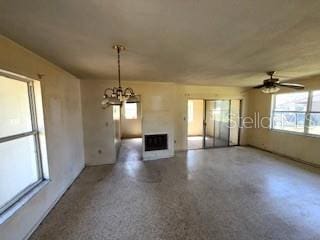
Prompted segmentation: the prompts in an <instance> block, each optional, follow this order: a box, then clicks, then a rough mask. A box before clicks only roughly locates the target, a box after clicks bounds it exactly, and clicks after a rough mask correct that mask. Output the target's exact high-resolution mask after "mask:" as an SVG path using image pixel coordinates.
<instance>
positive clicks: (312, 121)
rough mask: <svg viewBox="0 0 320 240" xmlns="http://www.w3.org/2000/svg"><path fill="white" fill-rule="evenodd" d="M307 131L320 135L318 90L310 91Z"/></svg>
mask: <svg viewBox="0 0 320 240" xmlns="http://www.w3.org/2000/svg"><path fill="white" fill-rule="evenodd" d="M308 133H310V134H317V135H320V91H314V92H312V101H311V106H310V115H309V127H308Z"/></svg>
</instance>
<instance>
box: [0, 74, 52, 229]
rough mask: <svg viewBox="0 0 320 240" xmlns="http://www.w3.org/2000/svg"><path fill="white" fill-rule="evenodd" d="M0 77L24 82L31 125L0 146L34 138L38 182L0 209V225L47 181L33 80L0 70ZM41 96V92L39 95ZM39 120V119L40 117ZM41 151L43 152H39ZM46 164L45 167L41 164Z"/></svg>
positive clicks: (43, 147) (1, 140) (3, 138)
mask: <svg viewBox="0 0 320 240" xmlns="http://www.w3.org/2000/svg"><path fill="white" fill-rule="evenodd" d="M0 76H4V77H7V78H11V79H13V80H18V81H22V82H26V83H27V85H28V96H29V106H30V114H31V123H32V131H29V132H23V133H19V134H15V135H10V136H6V137H1V138H0V144H1V143H3V142H7V141H10V140H14V139H19V138H23V137H26V136H34V138H35V149H36V154H37V162H38V174H39V180H38V181H36V182H34V183H32V184H30V185H29V186H27V187H26V188H25V189H23V190H22V191H21V192H20V193H18V194H17V195H16V196H15V197H14V198H12V199H11V200H10V201H9V202H8V203H6V204H5V205H4V206H2V207H1V208H0V224H1V223H3V222H5V221H6V220H7V219H8V218H10V217H11V216H12V215H13V214H14V213H15V212H16V211H17V210H18V209H19V208H20V207H22V206H23V205H24V204H25V203H26V202H27V201H28V200H30V199H31V198H32V197H33V196H34V195H35V194H36V193H37V192H39V191H40V190H41V189H42V188H43V187H44V186H45V185H47V183H48V182H49V181H50V180H49V171H48V166H47V162H44V160H47V156H46V142H45V136H43V137H41V140H40V130H39V125H38V119H37V117H38V112H37V108H36V107H37V106H38V104H39V105H41V106H38V107H40V109H41V111H42V110H43V109H42V100H41V103H40V102H38V101H37V100H36V96H35V87H34V81H36V80H34V79H32V78H29V77H25V76H22V75H19V74H15V73H11V72H8V71H5V70H2V69H0ZM39 94H40V95H41V92H40V93H39ZM40 118H41V117H40ZM40 120H41V123H42V124H41V125H44V123H43V119H40ZM42 128H43V129H42V131H41V134H43V135H44V126H42ZM41 150H43V151H41ZM44 163H46V166H43V164H44Z"/></svg>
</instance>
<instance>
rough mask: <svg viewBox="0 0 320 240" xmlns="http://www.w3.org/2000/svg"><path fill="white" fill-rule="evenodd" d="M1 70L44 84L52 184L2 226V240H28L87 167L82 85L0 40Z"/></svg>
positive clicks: (15, 46) (11, 44)
mask: <svg viewBox="0 0 320 240" xmlns="http://www.w3.org/2000/svg"><path fill="white" fill-rule="evenodd" d="M0 52H1V55H0V68H1V69H3V70H6V71H10V72H14V73H17V74H21V75H25V76H28V77H31V78H36V76H37V74H38V73H41V74H44V75H45V76H44V78H43V79H42V80H41V87H42V96H43V104H44V119H45V127H46V142H47V153H48V165H49V172H50V180H51V181H50V182H49V183H48V184H47V185H46V186H44V187H43V188H42V189H41V190H40V191H39V192H38V193H36V195H35V196H34V197H33V198H32V199H31V200H30V201H28V202H27V203H26V204H25V205H23V206H22V207H21V208H19V209H18V210H17V211H16V212H15V213H14V214H13V215H12V216H11V217H10V218H9V219H7V221H5V222H4V223H2V224H1V225H0V235H1V237H0V238H1V240H7V239H10V240H16V239H24V238H25V237H26V236H28V235H29V234H30V233H31V231H33V230H34V229H35V228H36V227H37V225H38V224H39V223H40V221H41V220H42V219H43V217H44V216H45V215H46V214H47V213H48V211H49V210H50V209H51V208H52V207H53V206H54V204H55V202H56V201H57V200H58V199H59V198H60V197H61V196H62V194H63V193H64V192H65V190H66V189H67V188H68V187H69V186H70V184H71V183H72V182H73V180H74V179H75V178H76V177H77V176H78V175H79V173H80V172H81V170H82V169H83V167H84V153H83V133H82V118H81V101H80V82H79V80H78V79H77V78H75V77H74V76H72V75H71V74H69V73H67V72H65V71H64V70H62V69H61V68H59V67H57V66H55V65H53V64H51V63H50V62H48V61H46V60H44V59H43V58H41V57H39V56H37V55H35V54H33V53H32V52H30V51H28V50H26V49H24V48H22V47H21V46H19V45H17V44H15V43H14V42H12V41H10V40H9V39H7V38H5V37H3V36H0Z"/></svg>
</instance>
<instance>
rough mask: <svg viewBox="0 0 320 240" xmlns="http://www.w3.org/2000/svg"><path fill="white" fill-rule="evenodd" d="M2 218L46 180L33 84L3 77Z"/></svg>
mask: <svg viewBox="0 0 320 240" xmlns="http://www.w3.org/2000/svg"><path fill="white" fill-rule="evenodd" d="M0 85H1V87H0V106H1V111H0V155H1V159H0V172H1V174H0V214H1V213H2V212H4V211H5V210H6V209H8V208H9V207H10V206H11V205H13V204H14V203H15V202H16V201H17V200H19V199H20V198H21V197H22V196H24V195H25V194H26V193H27V192H29V191H30V190H31V189H32V188H33V187H35V186H36V185H37V184H38V183H40V182H41V181H42V179H43V172H42V166H41V165H42V164H41V157H40V156H41V155H40V139H39V130H38V125H37V110H36V105H35V102H36V98H37V96H35V92H34V83H33V81H27V80H16V79H12V78H9V77H6V76H1V75H0Z"/></svg>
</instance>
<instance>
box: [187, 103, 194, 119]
mask: <svg viewBox="0 0 320 240" xmlns="http://www.w3.org/2000/svg"><path fill="white" fill-rule="evenodd" d="M192 121H193V101H191V100H188V122H192Z"/></svg>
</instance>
